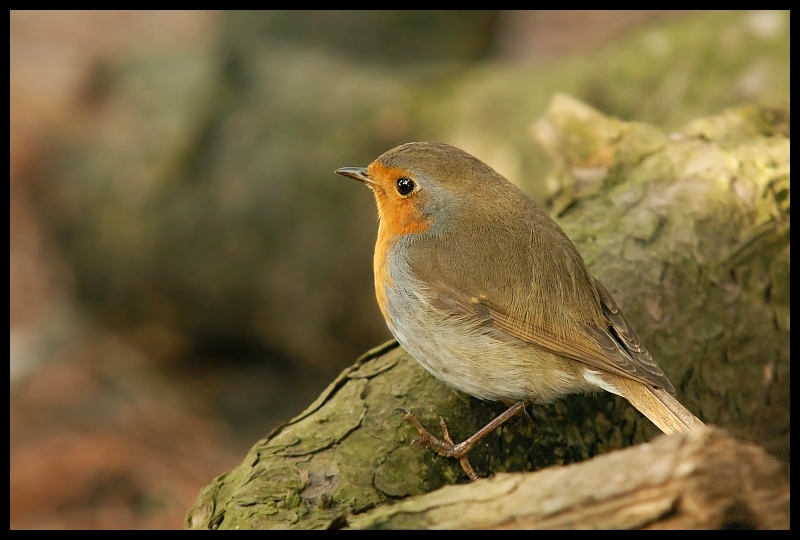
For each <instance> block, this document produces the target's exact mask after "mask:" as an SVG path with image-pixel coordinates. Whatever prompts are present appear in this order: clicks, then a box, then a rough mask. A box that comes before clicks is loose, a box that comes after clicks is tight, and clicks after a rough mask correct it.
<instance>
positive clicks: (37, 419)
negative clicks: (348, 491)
mask: <svg viewBox="0 0 800 540" xmlns="http://www.w3.org/2000/svg"><path fill="white" fill-rule="evenodd" d="M556 92H566V93H569V94H571V95H573V96H574V97H576V98H578V99H580V100H582V101H584V102H587V103H588V104H590V105H592V106H593V107H596V108H598V109H600V110H601V111H603V112H604V113H607V114H611V115H616V116H619V117H621V118H623V119H626V120H639V121H644V122H651V123H655V124H658V125H660V126H664V127H667V128H669V127H677V126H680V125H681V124H682V123H684V122H686V121H688V120H689V119H692V118H694V117H697V116H701V115H709V114H714V113H717V112H719V111H720V110H722V109H723V108H725V107H728V106H732V105H736V104H739V103H743V102H748V101H756V102H760V103H764V104H766V105H774V106H788V104H789V14H788V12H774V11H756V12H715V13H703V12H699V13H698V12H665V11H646V10H645V11H615V12H603V11H527V12H503V11H483V12H478V11H475V12H456V11H448V12H414V11H404V12H392V11H380V12H377V11H376V12H336V11H326V12H313V11H312V12H231V13H228V12H190V11H182V12H163V11H158V12H146V11H137V12H121V11H119V12H91V11H70V12H57V11H51V12H46V11H37V12H32V11H31V12H26V11H12V12H11V14H10V140H11V143H10V171H11V180H10V348H11V371H10V385H11V396H10V404H11V405H10V407H11V410H10V418H11V420H10V433H11V448H10V452H11V458H10V461H11V469H10V493H11V508H10V522H11V527H12V528H78V527H80V528H156V527H166V528H177V527H180V526H181V525H182V520H183V517H184V515H185V513H186V511H187V510H188V508H189V506H190V505H191V503H192V502H193V501H194V499H195V497H196V496H197V493H198V491H199V489H200V488H201V487H203V486H204V485H206V484H208V483H209V482H210V480H211V479H212V478H213V477H214V476H217V475H219V474H222V473H224V472H225V471H226V470H228V469H230V468H231V467H233V466H234V465H235V464H236V463H237V462H238V461H239V460H240V459H241V458H242V457H243V456H244V454H245V452H246V451H247V450H248V449H249V448H250V446H252V444H253V443H255V441H256V440H257V439H259V438H261V437H264V436H265V435H266V434H267V433H268V432H269V431H270V430H271V429H272V428H274V427H275V426H276V425H278V424H279V423H281V422H284V421H286V420H288V419H290V418H291V417H292V416H293V415H295V414H297V413H299V412H300V411H302V409H303V408H304V407H305V406H306V405H307V404H309V403H310V402H311V401H312V400H313V399H314V398H315V397H316V395H317V394H318V393H319V392H320V391H321V390H322V389H323V388H324V387H325V386H326V385H327V383H328V382H329V381H330V380H332V379H333V377H334V376H335V375H336V374H337V373H338V372H339V371H340V370H341V369H342V368H344V367H346V366H348V365H349V364H351V363H352V361H353V360H354V359H355V358H356V357H357V356H358V355H359V354H361V353H362V352H364V351H365V350H367V349H368V348H370V347H372V346H375V345H377V344H379V343H381V342H382V341H384V340H386V339H388V338H389V337H390V335H389V333H388V331H387V330H386V328H385V326H384V323H383V320H382V318H381V316H380V313H379V311H378V309H377V306H376V303H375V300H374V292H373V285H372V268H371V265H372V248H373V243H374V238H375V234H376V212H375V208H374V203H373V201H372V198H371V195H370V193H369V192H368V190H366V189H364V187H363V186H361V185H359V184H357V183H356V182H352V181H349V180H346V179H344V178H341V177H338V176H335V175H334V174H333V170H334V169H336V168H337V167H342V166H364V165H367V164H368V163H369V162H370V161H371V160H372V159H374V158H375V157H377V156H378V155H379V154H381V153H382V152H384V151H385V150H387V149H389V148H391V147H393V146H395V145H397V144H400V143H403V142H408V141H411V140H440V141H444V142H449V143H451V144H455V145H457V146H460V147H462V148H464V149H465V150H467V151H468V152H470V153H472V154H474V155H476V156H478V157H479V158H481V159H482V160H484V161H486V162H488V163H489V164H490V165H492V166H493V167H495V168H496V169H498V170H499V171H500V172H501V173H503V174H505V175H506V176H507V177H509V178H510V179H511V180H512V181H514V182H516V183H517V184H519V185H520V186H522V187H523V189H525V190H526V191H527V192H528V193H529V194H530V195H531V196H532V197H533V198H534V199H536V200H538V201H539V202H541V203H546V201H547V196H548V186H547V185H545V184H543V183H542V182H540V181H539V180H538V179H540V178H543V177H544V172H545V171H546V169H547V167H548V163H549V162H548V158H547V156H545V155H544V154H543V152H542V151H541V150H540V149H539V148H538V147H537V146H536V144H535V143H534V141H533V139H532V137H531V131H530V125H531V123H532V122H534V121H535V120H536V119H537V118H538V116H539V115H541V114H542V112H543V111H544V110H545V107H546V106H547V104H548V102H549V100H550V99H551V97H552V96H553V94H554V93H556Z"/></svg>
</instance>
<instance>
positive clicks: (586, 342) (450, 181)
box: [336, 142, 703, 479]
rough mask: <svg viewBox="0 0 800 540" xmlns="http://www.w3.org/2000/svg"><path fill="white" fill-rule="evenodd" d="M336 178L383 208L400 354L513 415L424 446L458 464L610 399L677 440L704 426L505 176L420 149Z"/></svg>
mask: <svg viewBox="0 0 800 540" xmlns="http://www.w3.org/2000/svg"><path fill="white" fill-rule="evenodd" d="M336 173H338V174H341V175H343V176H347V177H350V178H354V179H355V180H358V181H360V182H363V183H364V184H366V185H367V187H369V188H370V189H371V190H372V192H373V194H374V195H375V200H376V202H377V205H378V216H379V220H380V222H379V226H378V239H377V242H376V244H375V257H374V261H373V262H374V271H375V294H376V296H377V300H378V305H379V306H380V310H381V313H383V317H384V318H385V319H386V323H387V325H388V326H389V329H390V330H391V332H392V334H394V336H395V338H397V341H398V342H399V343H400V345H402V346H403V347H404V348H405V349H406V351H408V352H409V353H410V354H411V355H412V356H413V357H414V358H415V359H416V360H417V361H418V362H419V363H420V364H422V366H423V367H424V368H425V369H427V370H428V371H429V372H430V373H431V374H433V376H434V377H436V378H437V379H439V380H441V381H443V382H444V383H446V384H448V385H449V386H451V387H453V388H455V389H457V390H460V391H462V392H466V393H467V394H470V395H472V396H475V397H476V398H479V399H484V400H494V401H503V402H504V403H506V404H507V405H511V406H510V407H509V409H508V410H507V411H505V412H504V413H503V414H501V415H500V416H498V417H497V418H495V419H494V420H493V421H492V422H490V423H489V424H487V425H486V426H485V427H484V428H482V429H481V430H479V431H478V432H477V433H475V434H474V435H473V436H471V437H469V438H468V439H466V440H464V441H462V442H461V443H458V444H455V443H453V441H452V439H451V438H450V435H449V434H448V432H447V426H446V424H445V423H444V421H443V420H442V421H441V424H442V429H443V432H444V439H439V438H437V437H435V436H433V435H432V434H431V433H430V432H429V431H428V430H427V429H425V428H424V427H423V426H422V424H421V423H420V422H419V421H418V420H417V418H416V416H414V414H413V413H411V412H410V411H407V410H405V409H402V410H403V412H404V414H405V416H406V418H407V419H408V420H409V421H410V422H411V423H412V424H413V425H414V426H415V427H416V429H417V430H418V431H419V433H420V437H419V439H418V441H419V442H421V443H422V444H423V445H424V446H426V447H427V448H429V449H431V450H434V451H436V452H437V453H439V454H440V455H443V456H448V457H455V458H457V459H459V461H460V462H461V465H462V467H463V468H464V471H465V472H466V473H467V475H468V476H469V477H470V478H472V479H475V478H477V475H476V474H475V472H474V470H473V469H472V466H471V465H470V464H469V460H468V458H467V453H468V452H469V451H470V450H471V449H472V448H473V447H474V446H475V445H476V444H477V442H478V441H480V440H481V439H482V438H483V437H484V436H486V435H487V434H488V433H490V432H491V431H493V430H494V429H495V428H496V427H497V426H499V425H500V424H502V423H503V422H505V421H506V420H508V419H509V418H511V417H512V416H515V415H516V414H519V413H521V412H524V411H525V407H526V406H527V405H528V404H530V403H533V402H537V403H547V402H550V401H552V400H554V399H556V398H558V397H560V396H563V395H565V394H571V393H578V392H595V391H597V390H605V391H607V392H611V393H614V394H617V395H620V396H622V397H624V398H625V399H627V400H628V401H629V402H630V403H631V404H632V405H633V406H634V407H636V408H637V409H638V410H639V411H640V412H642V413H643V414H644V415H645V416H646V417H647V418H649V419H650V421H652V422H653V423H654V424H655V425H656V426H658V427H659V428H660V429H661V430H662V431H664V432H665V433H676V432H681V431H688V430H693V429H699V428H701V427H702V426H703V423H702V422H701V421H700V420H698V419H697V418H696V417H695V416H694V415H693V414H692V413H691V412H689V411H688V410H687V409H686V408H685V407H683V406H682V405H681V404H680V403H679V402H678V401H677V400H676V399H675V398H674V397H673V396H674V394H675V388H674V387H673V386H672V384H671V383H670V381H669V379H667V377H666V375H664V372H663V371H661V368H659V367H658V364H657V363H656V362H655V360H653V357H652V356H651V355H650V353H649V352H648V351H647V349H645V348H644V346H643V345H642V344H641V342H640V341H639V338H638V336H637V335H636V332H634V330H633V328H632V327H631V325H630V324H629V323H628V321H627V319H626V318H625V316H624V315H623V314H622V312H621V311H620V309H619V306H618V305H617V303H616V302H615V301H614V298H613V297H612V296H611V295H610V294H609V292H608V291H607V290H606V288H605V287H603V285H602V284H601V283H600V282H599V281H597V280H596V279H595V278H594V277H592V275H591V274H590V273H589V270H588V269H587V268H586V264H585V263H584V261H583V258H582V257H581V256H580V254H579V253H578V250H577V249H576V248H575V245H574V244H573V243H572V242H571V241H570V239H569V238H568V237H567V235H566V234H565V233H564V231H563V230H561V228H560V227H559V226H558V225H557V224H556V222H555V221H553V220H552V219H551V218H550V216H548V215H547V214H546V213H545V212H544V211H543V210H542V209H541V208H539V207H538V206H537V205H536V204H535V203H534V202H533V201H531V200H530V199H529V198H528V197H527V196H526V195H525V194H524V193H522V191H520V190H519V189H518V188H517V187H516V186H514V185H513V184H512V183H511V182H509V181H508V180H506V179H505V178H504V177H503V176H502V175H500V174H499V173H497V172H496V171H495V170H494V169H492V168H491V167H489V166H488V165H486V164H485V163H483V162H482V161H480V160H479V159H477V158H475V157H473V156H471V155H470V154H468V153H466V152H464V151H463V150H460V149H458V148H455V147H453V146H450V145H447V144H443V143H434V142H412V143H408V144H404V145H401V146H398V147H396V148H393V149H391V150H389V151H388V152H386V153H384V154H383V155H381V156H380V157H378V159H376V160H375V161H373V162H372V163H371V164H370V165H369V166H368V167H367V168H361V167H343V168H341V169H337V170H336Z"/></svg>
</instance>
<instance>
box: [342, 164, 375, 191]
mask: <svg viewBox="0 0 800 540" xmlns="http://www.w3.org/2000/svg"><path fill="white" fill-rule="evenodd" d="M335 172H336V174H341V175H342V176H346V177H348V178H352V179H353V180H358V181H359V182H363V183H365V184H367V186H370V187H371V186H372V185H373V184H375V181H374V180H373V179H372V178H370V177H369V174H367V169H365V168H364V167H342V168H341V169H336V171H335Z"/></svg>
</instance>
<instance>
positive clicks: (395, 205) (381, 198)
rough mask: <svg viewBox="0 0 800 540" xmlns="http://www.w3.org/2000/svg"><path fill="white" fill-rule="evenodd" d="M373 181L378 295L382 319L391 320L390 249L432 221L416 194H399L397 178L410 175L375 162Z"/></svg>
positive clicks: (425, 227)
mask: <svg viewBox="0 0 800 540" xmlns="http://www.w3.org/2000/svg"><path fill="white" fill-rule="evenodd" d="M368 172H369V176H370V178H372V179H374V180H375V181H376V184H377V185H375V186H374V187H373V192H374V193H375V202H376V203H377V205H378V218H379V219H380V225H379V226H378V239H377V241H376V242H375V257H374V259H373V265H374V270H375V296H376V298H377V300H378V306H379V307H380V308H381V313H383V318H384V319H386V320H389V315H388V313H387V310H386V287H392V286H393V283H392V277H391V276H390V275H389V271H388V270H389V268H388V267H389V264H388V263H389V261H388V258H387V257H388V256H389V250H390V248H391V246H392V244H394V243H395V242H396V241H397V239H398V238H399V237H401V236H403V235H406V234H417V233H421V232H424V231H427V230H428V228H429V227H430V222H429V220H428V219H427V218H426V217H425V216H424V215H423V214H422V212H421V210H420V209H419V206H418V205H419V198H418V197H416V196H415V195H411V196H408V197H402V196H400V194H398V193H397V191H396V188H395V183H396V182H397V179H398V178H401V177H404V176H408V173H407V172H406V171H404V170H402V169H397V168H394V167H386V166H384V165H383V164H382V163H379V162H377V161H374V162H372V163H371V164H370V166H369V168H368Z"/></svg>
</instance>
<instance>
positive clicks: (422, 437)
mask: <svg viewBox="0 0 800 540" xmlns="http://www.w3.org/2000/svg"><path fill="white" fill-rule="evenodd" d="M395 410H396V411H399V412H402V413H403V415H404V416H405V419H406V420H408V421H409V422H411V424H412V425H413V426H414V427H415V428H416V429H417V431H418V432H419V437H414V439H413V440H412V441H411V446H413V445H414V444H419V445H420V446H423V447H425V448H427V449H428V450H431V451H433V452H436V453H437V454H439V455H440V456H442V457H452V458H456V459H457V460H458V461H459V463H460V464H461V468H462V469H464V472H465V473H466V474H467V476H469V478H470V480H477V479H478V478H479V476H478V475H477V474H476V473H475V469H473V468H472V464H471V463H470V462H469V458H468V457H467V452H469V450H471V448H472V447H471V446H467V445H465V444H464V443H459V444H456V443H454V442H453V439H452V438H451V437H450V431H449V430H448V429H447V422H445V420H444V418H442V417H441V416H440V417H439V426H441V428H442V435H443V437H444V440H442V439H440V438H438V437H436V436H435V435H433V434H432V433H431V432H430V431H428V430H427V429H426V428H425V426H423V425H422V423H421V422H420V421H419V419H418V418H417V416H416V415H415V414H414V413H412V412H411V411H409V410H408V409H404V408H403V407H398V408H397V409H395Z"/></svg>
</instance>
